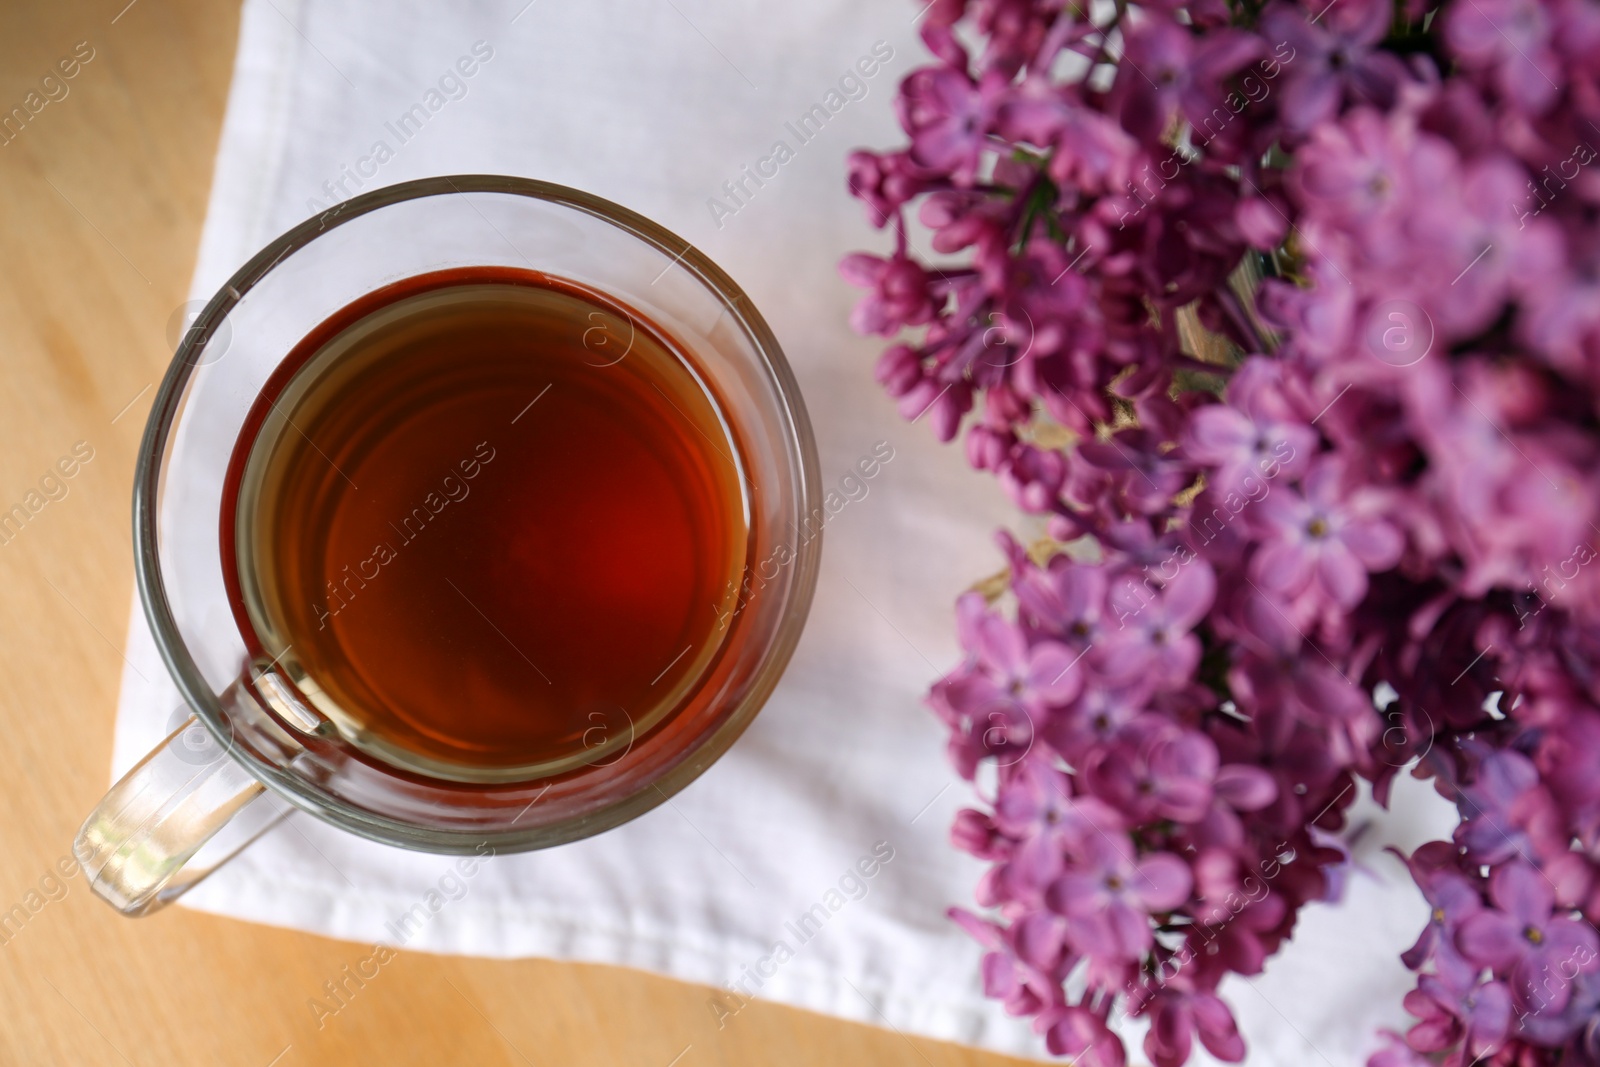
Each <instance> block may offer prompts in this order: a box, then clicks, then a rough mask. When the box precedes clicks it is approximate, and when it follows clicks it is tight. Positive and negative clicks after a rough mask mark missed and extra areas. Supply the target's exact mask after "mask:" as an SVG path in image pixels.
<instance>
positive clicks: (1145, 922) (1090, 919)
mask: <svg viewBox="0 0 1600 1067" xmlns="http://www.w3.org/2000/svg"><path fill="white" fill-rule="evenodd" d="M1086 821H1089V822H1091V824H1092V825H1091V826H1090V827H1089V828H1088V829H1087V830H1086V831H1085V830H1083V829H1080V830H1079V831H1078V833H1077V834H1076V837H1077V840H1076V842H1075V843H1074V845H1073V849H1072V862H1071V864H1070V865H1069V866H1068V868H1067V871H1066V873H1064V874H1062V875H1061V877H1060V878H1058V879H1056V881H1055V882H1054V884H1052V885H1051V886H1050V889H1049V891H1048V892H1047V893H1046V895H1045V899H1046V902H1047V903H1048V904H1049V906H1050V908H1051V910H1052V911H1055V912H1058V913H1059V914H1061V915H1064V916H1066V919H1067V929H1068V932H1069V933H1070V934H1071V936H1072V940H1073V943H1074V944H1075V945H1077V946H1078V947H1079V948H1081V949H1082V950H1083V951H1084V952H1085V953H1087V954H1088V955H1090V956H1093V957H1096V958H1098V959H1101V960H1112V961H1116V960H1136V959H1138V958H1139V957H1140V956H1141V955H1142V954H1143V953H1144V952H1146V951H1148V950H1149V948H1150V946H1151V944H1152V943H1153V941H1154V937H1153V935H1152V934H1151V931H1150V916H1151V914H1152V913H1158V912H1163V911H1170V910H1172V909H1173V908H1176V907H1177V906H1178V905H1180V904H1182V903H1183V902H1184V901H1185V900H1187V899H1188V898H1189V889H1190V887H1191V885H1192V877H1191V875H1190V874H1189V867H1188V865H1187V864H1185V863H1184V862H1183V861H1182V860H1181V859H1179V858H1178V857H1177V856H1174V855H1172V854H1171V853H1170V852H1155V853H1150V854H1149V855H1145V856H1142V857H1138V858H1136V856H1137V852H1136V850H1135V849H1134V846H1133V841H1132V840H1131V839H1130V838H1129V837H1128V836H1127V834H1125V833H1123V832H1122V831H1121V830H1118V829H1115V828H1112V829H1109V830H1108V829H1105V828H1103V827H1101V826H1099V825H1097V824H1093V817H1092V816H1090V817H1089V819H1088V820H1086Z"/></svg>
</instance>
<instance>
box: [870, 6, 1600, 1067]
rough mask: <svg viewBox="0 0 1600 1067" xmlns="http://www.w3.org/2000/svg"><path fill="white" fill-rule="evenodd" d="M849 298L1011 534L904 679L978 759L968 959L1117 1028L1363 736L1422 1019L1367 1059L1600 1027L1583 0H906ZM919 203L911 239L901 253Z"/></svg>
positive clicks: (1306, 851)
mask: <svg viewBox="0 0 1600 1067" xmlns="http://www.w3.org/2000/svg"><path fill="white" fill-rule="evenodd" d="M921 32H922V37H923V40H924V42H925V43H926V45H927V46H928V48H929V49H930V51H931V52H932V53H933V55H934V57H935V58H936V62H935V63H934V64H932V65H930V66H927V67H924V68H921V69H919V70H916V71H914V72H912V73H911V74H910V75H909V76H908V77H907V78H906V79H905V81H904V82H903V83H902V85H901V88H900V93H899V96H898V98H897V100H896V107H897V110H898V115H899V118H900V122H901V125H902V127H903V128H904V130H905V132H906V134H907V135H908V138H909V143H908V144H907V145H906V147H904V148H902V149H900V150H897V151H891V152H884V153H873V152H857V153H855V154H854V155H853V156H852V157H851V160H850V186H851V189H852V191H853V192H854V194H855V195H856V196H857V197H858V198H860V199H861V200H862V201H863V202H864V203H865V205H866V206H867V209H868V214H869V217H870V218H871V220H872V221H873V222H874V224H876V225H877V226H879V227H882V228H886V229H889V230H891V231H892V234H893V239H894V249H893V251H892V253H891V254H890V255H888V256H886V257H884V256H873V255H865V254H860V255H854V256H850V257H848V258H847V259H846V260H845V261H844V262H843V264H842V265H841V271H842V273H843V274H844V276H845V278H846V279H847V280H849V281H851V282H852V283H854V284H857V285H859V286H861V287H863V288H865V289H866V290H867V293H866V296H865V297H864V299H863V300H862V302H861V304H860V305H859V307H858V309H857V311H856V313H855V316H854V320H853V321H854V325H855V326H856V328H857V329H858V330H860V331H862V332H865V333H873V334H879V335H882V336H885V337H890V338H894V339H895V340H894V343H893V344H892V345H891V347H889V348H888V350H887V351H886V352H885V353H884V354H883V356H882V358H881V360H880V362H879V364H878V372H877V377H878V380H879V381H880V382H881V383H882V384H883V386H884V387H885V388H886V389H887V390H888V392H889V393H890V394H891V395H892V396H894V397H895V398H897V400H898V402H899V406H900V410H901V412H902V414H904V415H905V416H906V417H907V418H912V419H920V418H921V417H922V416H924V415H927V416H929V422H930V423H931V425H932V426H933V427H934V430H935V433H936V434H937V435H938V436H939V437H940V439H942V440H951V439H953V438H955V437H956V436H958V435H963V436H964V442H965V447H966V454H967V457H968V459H969V461H970V462H971V463H972V465H973V466H975V467H977V468H979V469H982V470H987V471H991V472H993V473H994V475H995V476H996V477H997V479H998V480H999V482H1000V484H1001V486H1002V487H1003V488H1004V490H1005V491H1006V493H1007V494H1009V496H1010V497H1011V499H1013V500H1014V501H1015V503H1016V504H1017V506H1018V507H1019V508H1020V509H1021V510H1022V511H1024V512H1027V513H1029V514H1030V515H1034V516H1039V517H1040V519H1041V520H1042V521H1043V523H1044V524H1045V529H1046V530H1047V532H1048V535H1049V536H1048V539H1046V540H1045V541H1043V542H1041V543H1039V544H1035V545H1030V546H1026V547H1025V546H1023V545H1021V544H1019V543H1018V542H1017V541H1016V540H1015V539H1013V538H1012V537H1010V536H1009V535H1005V534H1002V535H1001V537H1000V542H1001V547H1002V549H1003V551H1004V553H1005V556H1006V558H1007V562H1008V564H1009V598H1008V600H1009V604H1010V606H1009V607H1004V608H1002V607H1000V606H997V605H996V604H995V603H993V602H992V601H991V600H990V599H989V598H986V597H985V596H984V595H982V594H979V593H970V594H968V595H966V596H965V597H963V598H962V600H961V602H960V603H959V605H958V609H957V615H958V627H959V631H960V637H961V643H962V646H963V648H964V649H965V650H966V652H967V657H966V659H965V661H964V662H963V663H962V664H961V665H960V666H958V667H957V668H956V669H955V670H953V671H952V672H951V673H950V674H949V675H948V676H946V677H945V678H944V679H942V680H941V681H939V682H938V683H937V685H935V687H934V688H933V691H932V693H931V694H930V698H929V699H930V704H931V705H932V707H933V708H934V710H935V711H936V712H937V713H938V715H939V716H940V717H941V719H942V720H943V721H944V723H945V724H946V725H947V726H948V728H949V731H950V754H951V758H952V760H953V761H954V763H955V766H956V767H957V768H958V769H959V770H960V772H961V773H962V774H963V775H965V776H967V777H968V778H971V779H973V780H974V781H976V782H978V783H981V784H982V788H983V790H984V791H985V792H986V793H988V794H989V799H988V802H987V804H986V805H985V810H968V811H964V812H962V813H961V815H960V816H959V817H958V819H957V821H956V824H955V827H954V829H953V837H954V841H955V843H956V844H957V845H958V847H960V848H962V849H965V850H966V851H968V852H971V853H973V854H974V855H976V856H978V857H980V858H982V859H984V860H985V861H987V862H989V863H990V864H991V866H990V868H989V870H988V873H987V875H986V876H985V878H984V879H983V882H982V884H981V885H980V886H979V888H978V893H977V903H978V904H979V905H981V906H982V908H983V909H984V911H985V913H984V914H983V915H978V914H974V913H971V912H967V911H964V910H960V909H957V910H955V911H954V912H953V913H952V914H953V915H954V917H955V918H956V920H957V921H958V922H960V923H962V924H963V925H964V926H965V927H966V928H967V929H969V930H970V931H971V932H972V934H973V935H974V936H975V937H977V938H978V939H979V940H980V941H981V942H982V943H983V944H984V945H985V946H986V948H987V950H988V951H987V953H986V955H985V957H984V963H983V980H984V984H985V987H986V989H987V991H988V992H989V994H990V995H991V996H994V997H996V998H998V999H1000V1000H1002V1001H1003V1002H1004V1004H1005V1006H1006V1008H1007V1009H1008V1010H1009V1011H1011V1012H1013V1013H1016V1014H1019V1015H1028V1016H1033V1017H1034V1018H1035V1025H1036V1026H1037V1027H1038V1028H1039V1030H1040V1031H1041V1032H1042V1033H1043V1034H1044V1035H1045V1039H1046V1043H1047V1045H1048V1047H1049V1048H1050V1050H1051V1051H1052V1052H1054V1053H1057V1054H1060V1055H1065V1056H1072V1057H1075V1061H1076V1062H1079V1063H1082V1064H1085V1065H1090V1067H1115V1065H1121V1064H1123V1063H1124V1062H1125V1059H1126V1051H1125V1048H1124V1046H1123V1043H1122V1040H1121V1038H1120V1037H1119V1036H1117V1033H1116V1032H1115V1028H1114V1021H1115V1016H1117V1015H1118V1014H1119V1013H1126V1014H1131V1015H1135V1016H1143V1017H1146V1018H1147V1019H1148V1022H1149V1029H1148V1033H1147V1036H1146V1038H1145V1042H1144V1050H1145V1053H1146V1055H1147V1056H1148V1057H1149V1058H1150V1059H1151V1061H1152V1062H1154V1063H1155V1064H1156V1065H1157V1067H1172V1065H1177V1064H1181V1063H1184V1062H1185V1061H1186V1060H1187V1059H1188V1058H1189V1055H1190V1052H1191V1050H1192V1048H1193V1047H1194V1043H1195V1041H1199V1042H1200V1043H1201V1044H1202V1045H1204V1046H1205V1047H1206V1048H1207V1049H1208V1050H1209V1051H1210V1052H1211V1053H1212V1054H1213V1055H1215V1056H1217V1057H1219V1058H1222V1059H1225V1060H1230V1061H1237V1060H1239V1059H1241V1058H1242V1057H1243V1055H1244V1046H1243V1043H1242V1041H1241V1039H1240V1037H1239V1034H1238V1032H1237V1029H1236V1027H1235V1024H1234V1021H1233V1017H1232V1015H1231V1013H1230V1011H1229V1009H1228V1007H1227V1005H1226V1004H1225V1003H1224V1002H1223V1001H1222V1000H1221V999H1219V997H1218V996H1217V988H1218V983H1219V982H1220V981H1221V980H1222V978H1224V977H1225V976H1226V975H1228V974H1230V973H1238V974H1246V975H1248V974H1254V973H1258V972H1259V971H1260V970H1261V968H1262V966H1263V962H1264V961H1265V959H1266V958H1267V957H1268V956H1270V955H1271V954H1272V953H1273V952H1275V951H1276V950H1277V949H1278V947H1279V946H1280V945H1281V944H1282V943H1283V941H1284V940H1285V939H1286V938H1287V937H1288V936H1289V935H1290V933H1291V932H1292V930H1293V927H1294V923H1295V919H1296V916H1297V914H1298V912H1299V909H1300V907H1301V906H1302V905H1303V904H1305V903H1307V902H1309V901H1312V900H1316V899H1319V898H1321V897H1324V896H1326V895H1327V893H1328V888H1329V877H1330V867H1331V865H1333V864H1335V863H1336V862H1338V861H1339V860H1340V858H1341V853H1340V852H1339V851H1338V850H1337V849H1336V848H1332V847H1328V844H1327V842H1328V840H1329V839H1328V837H1327V834H1328V832H1330V831H1334V830H1337V829H1338V828H1339V827H1340V826H1341V825H1342V823H1343V818H1344V816H1343V813H1344V810H1345V809H1346V808H1347V807H1348V805H1349V804H1350V803H1351V802H1352V800H1353V799H1354V796H1355V793H1356V789H1355V786H1356V782H1357V779H1362V780H1365V781H1366V782H1368V783H1370V785H1371V788H1372V789H1373V791H1374V794H1375V795H1376V796H1377V797H1378V799H1379V800H1380V801H1385V802H1386V801H1387V797H1388V792H1389V788H1390V785H1391V783H1392V781H1393V779H1394V777H1395V775H1396V774H1398V773H1399V772H1400V770H1401V769H1402V768H1410V769H1411V772H1412V773H1413V774H1415V775H1417V776H1418V777H1424V778H1429V779H1431V780H1432V781H1433V783H1434V785H1435V787H1436V788H1437V789H1438V790H1439V791H1440V793H1441V794H1442V795H1444V796H1445V797H1447V798H1448V799H1450V800H1452V801H1453V802H1454V803H1455V804H1456V805H1457V806H1458V808H1459V810H1460V812H1461V824H1460V826H1459V828H1458V830H1457V831H1456V834H1455V837H1454V840H1453V841H1450V842H1436V843H1434V844H1431V845H1428V846H1426V847H1424V848H1422V849H1419V850H1418V851H1417V852H1416V853H1415V854H1414V855H1412V856H1410V857H1406V858H1405V859H1406V862H1407V864H1408V866H1409V868H1410V871H1411V874H1412V876H1413V878H1414V879H1415V881H1416V883H1417V885H1418V886H1419V888H1420V889H1421V891H1422V893H1423V895H1424V896H1425V897H1426V899H1427V901H1428V902H1429V905H1430V906H1431V909H1432V910H1431V913H1430V916H1429V918H1428V921H1427V925H1426V928H1425V929H1424V931H1423V933H1422V935H1421V937H1420V938H1419V939H1418V941H1417V944H1416V945H1415V946H1414V947H1413V948H1412V949H1411V950H1409V951H1408V952H1407V953H1406V954H1405V956H1404V959H1405V962H1406V963H1407V965H1408V966H1410V967H1412V968H1413V969H1415V970H1417V971H1418V972H1419V977H1418V984H1417V988H1416V989H1415V991H1413V992H1412V993H1411V994H1409V995H1408V997H1407V999H1406V1007H1407V1009H1408V1010H1409V1011H1410V1012H1411V1013H1412V1014H1413V1015H1415V1016H1416V1017H1417V1018H1418V1020H1419V1021H1418V1022H1417V1024H1416V1025H1415V1026H1414V1027H1413V1028H1412V1029H1411V1030H1410V1031H1409V1032H1408V1033H1407V1034H1405V1035H1404V1037H1399V1036H1395V1037H1394V1041H1393V1043H1392V1044H1391V1046H1390V1047H1388V1048H1387V1049H1385V1050H1384V1051H1381V1052H1379V1053H1377V1054H1376V1055H1375V1056H1374V1057H1373V1059H1372V1061H1371V1062H1372V1064H1373V1065H1374V1067H1402V1065H1416V1064H1423V1063H1445V1064H1455V1065H1465V1064H1468V1063H1475V1062H1483V1063H1492V1064H1501V1065H1510V1064H1517V1065H1519V1067H1531V1065H1534V1064H1557V1063H1560V1064H1583V1065H1590V1064H1600V935H1597V933H1596V928H1595V926H1594V923H1595V922H1597V921H1600V877H1597V875H1600V568H1595V567H1590V566H1588V565H1589V564H1590V563H1591V562H1593V561H1594V560H1595V558H1596V556H1597V553H1600V550H1597V548H1596V545H1597V535H1600V525H1597V522H1600V175H1597V173H1596V170H1595V169H1594V168H1591V167H1590V164H1591V163H1592V162H1593V161H1594V159H1595V155H1596V153H1595V150H1594V149H1593V148H1592V147H1591V145H1592V144H1596V143H1600V5H1596V4H1595V3H1594V2H1593V0H1444V2H1443V3H1442V4H1440V3H1435V2H1434V0H1331V2H1330V0H1310V2H1309V3H1305V4H1302V3H1299V2H1297V0H1259V2H1258V0H1139V2H1128V0H1116V2H1114V3H1112V2H1106V3H1102V4H1092V5H1090V6H1088V7H1085V6H1083V5H1082V4H1081V3H1077V2H1074V3H1070V4H1069V3H1066V2H1064V0H934V2H933V3H932V4H931V6H929V7H928V8H927V9H926V12H925V14H924V15H923V16H922V22H921ZM913 211H914V212H915V221H916V222H917V223H920V225H921V227H922V230H923V231H924V232H925V237H926V240H927V242H928V244H929V245H930V247H931V249H932V252H933V254H934V256H936V257H940V261H939V262H931V261H930V260H929V259H928V258H926V257H922V256H919V255H915V254H913V253H912V251H911V236H912V235H911V234H910V233H909V232H908V228H909V226H910V224H911V220H910V219H908V215H910V214H911V213H912V212H913Z"/></svg>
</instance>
